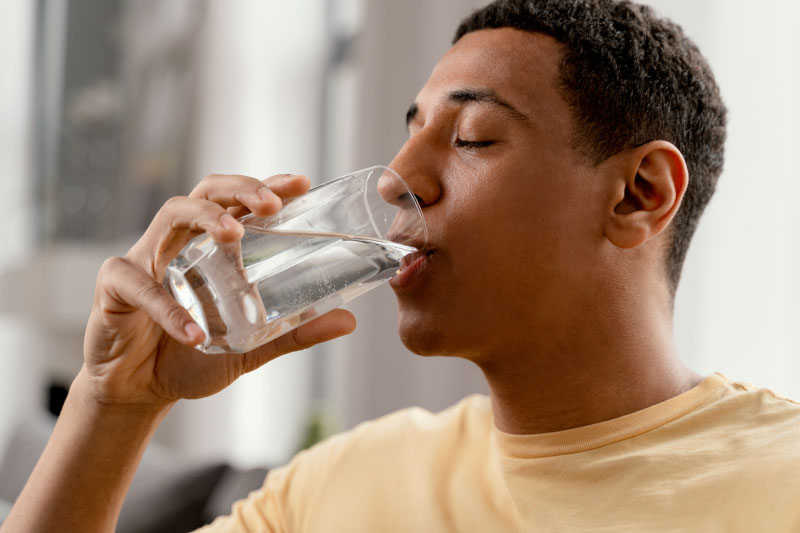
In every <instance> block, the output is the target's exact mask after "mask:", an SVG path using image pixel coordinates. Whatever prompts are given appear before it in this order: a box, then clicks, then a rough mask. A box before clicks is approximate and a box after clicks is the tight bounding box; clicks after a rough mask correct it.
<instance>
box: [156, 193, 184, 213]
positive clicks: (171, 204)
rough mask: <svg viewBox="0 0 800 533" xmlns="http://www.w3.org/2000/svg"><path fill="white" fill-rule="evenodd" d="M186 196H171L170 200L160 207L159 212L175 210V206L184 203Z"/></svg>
mask: <svg viewBox="0 0 800 533" xmlns="http://www.w3.org/2000/svg"><path fill="white" fill-rule="evenodd" d="M186 199H187V198H186V196H173V197H172V198H170V199H168V200H167V201H166V202H164V205H163V206H161V211H165V210H167V211H169V210H172V209H175V208H176V207H177V206H179V205H181V204H183V203H184V202H185V201H186Z"/></svg>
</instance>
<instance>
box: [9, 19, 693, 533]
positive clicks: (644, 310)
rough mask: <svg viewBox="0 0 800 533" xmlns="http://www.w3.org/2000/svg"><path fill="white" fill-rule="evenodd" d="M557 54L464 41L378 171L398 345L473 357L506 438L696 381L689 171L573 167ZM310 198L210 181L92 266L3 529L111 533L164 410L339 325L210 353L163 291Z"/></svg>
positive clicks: (620, 163) (647, 151)
mask: <svg viewBox="0 0 800 533" xmlns="http://www.w3.org/2000/svg"><path fill="white" fill-rule="evenodd" d="M561 54H562V51H561V47H560V45H559V44H558V43H557V42H556V41H554V40H553V39H551V38H549V37H546V36H543V35H538V34H531V33H525V32H521V31H518V30H513V29H496V30H482V31H478V32H475V33H471V34H468V35H466V36H465V37H463V38H462V39H461V40H460V41H459V42H458V43H457V44H456V45H455V46H454V47H453V48H452V49H451V50H450V52H448V54H447V55H445V57H444V58H443V59H442V60H441V61H440V62H439V64H438V65H437V67H436V69H435V70H434V72H433V74H432V76H431V78H430V80H429V81H428V83H427V84H426V85H425V87H424V88H423V89H422V91H421V92H420V93H419V95H418V97H417V99H416V106H415V112H414V113H411V114H410V122H409V133H410V136H409V140H408V142H406V144H405V145H404V146H403V147H402V148H401V150H400V152H399V153H398V154H397V156H396V158H395V159H394V161H393V162H392V163H391V166H392V167H393V168H394V169H395V170H396V171H398V173H399V174H400V175H401V176H403V177H404V178H405V179H406V181H407V182H408V183H409V184H410V185H411V187H412V189H413V190H414V193H415V194H416V195H417V196H418V197H419V198H420V200H421V203H422V205H423V212H424V214H425V217H426V221H427V225H428V231H429V246H428V248H427V255H426V256H425V258H424V260H422V261H421V263H420V265H421V266H419V265H418V266H419V270H417V271H416V272H414V273H413V275H411V274H408V275H406V276H405V277H406V278H407V279H406V282H403V283H395V284H394V288H395V292H396V294H397V299H398V302H399V307H400V318H399V332H400V336H401V338H402V339H403V341H404V343H405V344H406V345H407V346H408V347H409V348H410V349H411V350H413V351H414V352H416V353H418V354H422V355H429V354H445V355H458V356H461V357H465V358H467V359H469V360H471V361H473V362H474V363H476V364H477V365H479V366H480V367H481V369H482V370H483V371H484V374H485V375H486V379H487V381H488V383H489V386H490V390H491V395H492V406H493V410H494V415H495V423H496V425H497V426H498V427H499V428H500V429H501V430H504V431H507V432H511V433H529V434H530V433H540V432H547V431H558V430H563V429H567V428H572V427H577V426H582V425H586V424H591V423H594V422H599V421H602V420H608V419H611V418H614V417H617V416H621V415H624V414H627V413H630V412H633V411H636V410H639V409H642V408H644V407H647V406H649V405H652V404H655V403H657V402H660V401H663V400H665V399H667V398H670V397H672V396H674V395H676V394H679V393H681V392H684V391H685V390H687V389H689V388H690V387H692V386H693V385H695V384H696V383H697V382H698V381H699V379H700V378H699V376H697V375H696V374H694V373H692V372H691V371H689V370H688V369H686V368H685V367H684V366H683V365H682V364H681V363H680V361H679V360H678V359H677V357H676V356H675V353H674V349H673V346H672V342H671V329H672V300H671V296H670V291H669V288H668V282H667V278H666V274H665V268H664V250H665V248H666V246H665V244H666V243H665V241H666V238H667V235H666V233H667V232H666V231H665V230H667V229H668V226H669V222H670V220H672V217H673V216H674V214H675V212H676V210H677V209H678V207H679V205H680V201H681V198H682V197H683V194H684V191H685V190H686V184H687V183H688V179H689V176H688V173H687V171H686V165H685V163H684V161H683V157H682V156H681V154H680V152H679V151H678V150H677V149H676V148H675V147H674V146H673V145H671V144H670V143H668V142H666V141H653V142H650V143H648V144H646V145H643V146H639V147H635V148H631V149H630V150H627V151H624V152H621V153H619V154H617V155H615V156H612V157H611V158H609V159H608V160H606V161H604V162H602V163H600V164H599V165H592V164H589V163H588V162H587V161H586V160H585V159H583V158H582V157H581V155H580V152H578V151H576V150H575V146H576V139H575V133H574V125H573V122H572V118H571V115H570V110H569V108H568V107H567V105H566V104H565V103H564V101H563V99H562V98H561V96H560V94H559V92H558V88H557V70H558V69H557V67H558V64H559V61H560V59H561ZM498 102H503V103H502V104H501V103H498ZM511 108H513V110H514V111H511V110H510V109H511ZM470 143H472V144H470ZM475 143H477V144H475ZM265 185H266V186H265ZM307 188H308V180H307V179H306V178H304V177H302V176H285V175H284V176H275V177H273V178H270V179H268V180H266V184H265V183H262V182H260V181H258V180H256V179H254V178H248V177H245V176H209V177H207V178H206V179H204V180H203V181H202V182H201V183H200V185H198V187H197V188H196V189H195V190H194V191H193V192H192V193H191V194H190V195H189V197H186V198H174V199H172V200H170V201H169V202H167V204H165V206H164V207H163V208H162V209H161V211H160V212H159V213H158V215H157V216H156V218H155V219H154V221H153V222H152V224H151V226H150V228H149V229H148V230H147V232H146V233H145V235H144V236H143V237H142V239H141V240H140V241H139V242H138V243H137V244H136V245H135V246H134V247H133V248H132V249H131V251H130V252H129V253H128V254H127V255H126V256H125V257H124V258H112V259H110V260H108V261H107V262H106V263H105V264H104V265H103V268H102V269H101V272H100V274H99V276H98V281H97V289H96V294H95V301H94V307H93V310H92V314H91V317H90V320H89V324H88V326H87V330H86V338H85V345H84V356H85V364H84V366H83V368H82V370H81V372H80V373H79V375H78V377H77V378H76V379H75V382H74V383H73V385H72V388H71V390H70V394H69V397H68V398H67V402H66V404H65V406H64V409H63V410H62V414H61V416H60V418H59V421H58V424H57V425H56V428H55V431H54V433H53V436H52V437H51V440H50V442H49V443H48V446H47V449H46V450H45V452H44V454H43V455H42V457H41V459H40V461H39V463H38V464H37V467H36V469H35V471H34V473H33V474H32V475H31V478H30V479H29V481H28V484H27V485H26V487H25V489H24V490H23V493H22V494H21V496H20V498H19V499H18V500H17V503H16V504H15V506H14V508H13V509H12V511H11V513H10V515H9V517H8V518H7V520H6V522H5V523H4V524H3V527H2V531H4V532H5V531H15V532H16V531H42V532H44V531H65V532H69V531H81V532H94V531H113V529H114V525H115V523H116V520H117V516H118V514H119V509H120V507H121V505H122V501H123V499H124V496H125V492H126V491H127V488H128V486H129V484H130V482H131V479H132V477H133V473H134V472H135V470H136V466H137V464H138V462H139V460H140V458H141V455H142V453H143V451H144V449H145V447H146V446H147V443H148V441H149V439H150V438H151V436H152V434H153V432H154V431H155V429H156V427H157V425H158V423H159V422H160V421H161V419H162V418H163V416H164V415H165V414H166V412H167V411H168V410H169V408H170V407H171V406H172V405H173V404H174V403H175V402H176V401H177V400H178V399H180V398H198V397H202V396H207V395H209V394H213V393H215V392H217V391H219V390H221V389H223V388H225V387H226V386H227V385H229V384H230V383H232V382H233V381H234V380H235V379H236V378H238V377H239V376H240V375H242V374H243V373H245V372H248V371H251V370H253V369H255V368H258V367H259V366H261V365H263V364H264V363H266V362H268V361H270V360H272V359H274V358H275V357H278V356H279V355H282V354H284V353H287V352H290V351H294V350H298V349H301V348H305V347H308V346H311V345H313V344H315V343H318V342H323V341H325V340H329V339H332V338H335V337H337V336H340V335H343V334H346V333H349V332H350V331H352V330H353V328H354V327H355V322H354V319H353V317H352V315H351V314H349V313H347V312H346V311H342V310H337V311H334V312H332V313H329V314H328V315H325V316H323V317H320V318H319V319H317V320H315V321H313V322H311V323H309V324H306V325H305V326H302V327H301V328H299V329H298V330H295V331H294V332H290V333H288V334H287V335H285V336H283V337H281V338H279V339H276V340H275V341H273V342H271V343H269V344H267V345H265V346H264V347H262V348H259V349H258V350H255V351H253V352H251V353H248V354H242V355H226V356H221V357H214V356H207V355H203V354H200V353H198V352H196V351H194V350H193V349H191V348H190V347H191V346H192V345H194V344H196V343H197V342H199V341H200V340H201V338H202V332H201V331H200V330H199V328H197V326H196V324H194V323H193V322H192V321H191V319H190V317H189V314H188V313H187V312H186V311H185V310H184V309H182V308H181V307H180V306H178V304H177V303H176V302H175V301H174V300H173V299H172V298H171V297H169V295H168V294H167V292H166V291H165V290H164V289H163V288H162V287H161V284H160V283H161V279H162V277H163V272H164V268H165V266H166V265H167V263H168V262H169V261H170V260H171V259H172V258H173V257H174V256H175V255H176V254H177V253H178V251H179V250H180V249H181V248H182V246H183V245H184V244H185V243H186V242H187V241H188V240H189V239H190V238H191V237H192V236H194V235H196V234H198V233H199V232H202V231H208V232H209V233H211V235H212V236H213V237H214V238H215V239H217V240H219V241H222V242H233V241H235V240H237V239H238V238H239V237H240V236H241V234H242V228H241V226H240V225H239V224H238V222H236V221H235V220H234V217H238V216H241V215H243V214H244V213H246V212H248V211H252V212H255V213H257V214H261V215H267V214H271V213H274V212H276V211H277V210H278V209H279V208H280V205H281V202H280V200H281V199H282V198H283V199H285V198H289V197H292V196H296V195H298V194H302V193H303V192H304V191H305V190H307ZM386 194H390V192H387V193H386ZM409 268H412V267H409ZM409 272H411V271H409Z"/></svg>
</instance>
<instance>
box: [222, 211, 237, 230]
mask: <svg viewBox="0 0 800 533" xmlns="http://www.w3.org/2000/svg"><path fill="white" fill-rule="evenodd" d="M219 221H220V223H221V224H222V226H223V227H224V228H225V229H238V228H239V222H238V221H237V220H236V219H235V218H233V217H232V216H231V215H230V214H228V213H225V214H224V215H222V218H220V219H219Z"/></svg>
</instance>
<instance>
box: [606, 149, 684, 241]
mask: <svg viewBox="0 0 800 533" xmlns="http://www.w3.org/2000/svg"><path fill="white" fill-rule="evenodd" d="M618 157H620V158H621V161H620V162H621V165H620V166H617V167H616V169H615V173H614V174H615V175H614V176H612V186H613V195H612V200H611V203H610V205H609V213H608V217H607V220H606V224H605V227H604V234H605V236H606V238H607V239H608V240H609V241H611V242H612V243H613V244H614V245H615V246H618V247H620V248H635V247H636V246H639V245H641V244H644V243H645V242H647V241H648V240H649V239H651V238H652V237H655V236H656V235H658V234H659V233H661V232H662V231H663V230H664V228H666V227H667V225H668V224H669V223H670V221H671V220H672V218H673V217H674V216H675V213H677V211H678V208H679V207H680V205H681V200H682V199H683V195H684V193H685V192H686V186H687V185H688V183H689V171H688V170H687V168H686V161H684V159H683V155H682V154H681V152H680V150H678V149H677V148H676V147H675V145H673V144H672V143H670V142H667V141H652V142H649V143H647V144H644V145H642V146H639V147H637V148H633V149H631V150H629V151H627V152H624V153H622V154H618Z"/></svg>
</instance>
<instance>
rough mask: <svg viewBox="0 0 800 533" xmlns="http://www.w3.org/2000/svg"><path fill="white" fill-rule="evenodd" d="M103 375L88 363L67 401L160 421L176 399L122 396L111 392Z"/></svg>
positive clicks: (103, 411) (99, 410)
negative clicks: (91, 369) (95, 371)
mask: <svg viewBox="0 0 800 533" xmlns="http://www.w3.org/2000/svg"><path fill="white" fill-rule="evenodd" d="M106 389H107V388H106V387H104V385H103V383H102V378H99V377H97V376H96V375H93V374H92V373H91V372H90V371H89V370H88V369H87V368H86V365H85V364H84V365H83V367H82V368H81V370H80V372H78V375H77V376H76V377H75V379H74V380H73V382H72V385H71V386H70V389H69V395H68V397H67V401H69V400H70V399H72V400H73V401H74V402H75V403H77V404H79V405H80V408H81V409H82V410H88V412H93V413H98V414H103V415H104V416H109V415H115V416H123V417H126V416H128V417H133V418H137V419H141V420H152V421H153V422H155V423H156V424H157V423H158V422H160V421H161V420H162V419H163V418H164V416H165V415H166V414H167V413H168V412H169V410H170V409H171V408H172V406H173V405H174V404H175V401H163V400H153V399H152V397H146V398H145V396H146V395H144V394H143V395H142V397H141V398H119V397H115V396H113V395H110V394H108V392H107V390H106Z"/></svg>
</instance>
